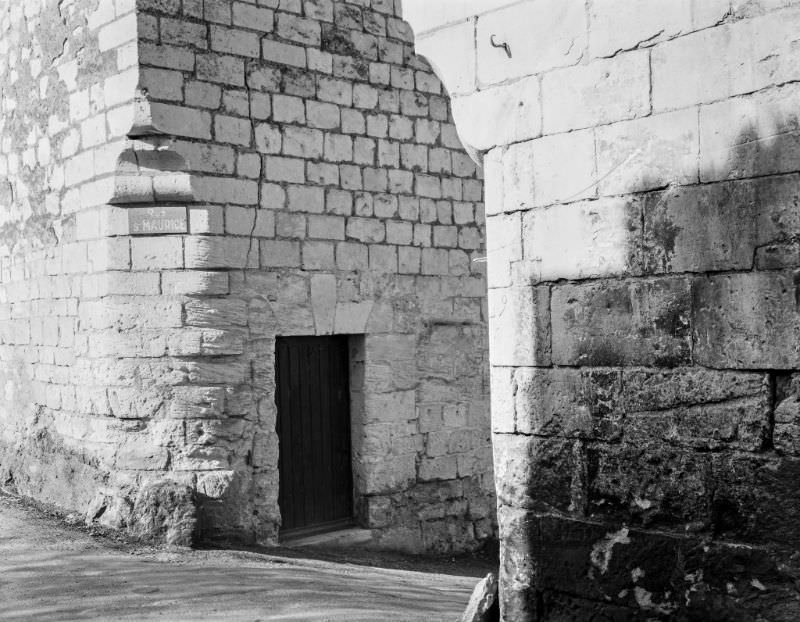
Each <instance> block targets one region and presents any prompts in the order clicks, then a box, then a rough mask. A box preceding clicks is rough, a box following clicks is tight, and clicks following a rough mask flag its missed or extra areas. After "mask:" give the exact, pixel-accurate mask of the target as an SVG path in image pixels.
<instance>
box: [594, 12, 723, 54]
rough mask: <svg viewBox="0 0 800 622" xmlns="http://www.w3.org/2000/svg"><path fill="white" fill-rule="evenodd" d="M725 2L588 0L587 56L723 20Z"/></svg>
mask: <svg viewBox="0 0 800 622" xmlns="http://www.w3.org/2000/svg"><path fill="white" fill-rule="evenodd" d="M729 9H730V2H729V0H704V1H703V2H693V1H692V0H672V1H671V2H668V3H664V2H661V0H592V1H591V2H590V3H589V53H590V54H591V55H592V56H595V57H596V56H612V55H614V54H616V53H617V52H619V51H621V50H631V49H634V48H637V47H640V46H649V45H655V44H656V43H658V42H659V41H662V40H664V39H671V38H673V37H677V36H679V35H682V34H687V33H689V32H692V31H694V30H700V29H701V28H707V27H709V26H713V25H714V24H716V23H717V22H719V21H721V20H722V19H724V18H725V16H726V15H727V13H728V10H729Z"/></svg>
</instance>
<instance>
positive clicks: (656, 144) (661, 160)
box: [596, 109, 699, 195]
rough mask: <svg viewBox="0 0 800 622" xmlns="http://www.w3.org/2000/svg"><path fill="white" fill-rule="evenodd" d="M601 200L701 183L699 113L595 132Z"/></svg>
mask: <svg viewBox="0 0 800 622" xmlns="http://www.w3.org/2000/svg"><path fill="white" fill-rule="evenodd" d="M596 136H597V180H598V185H599V191H600V194H601V195H613V194H626V193H629V192H640V191H643V190H649V189H652V188H660V187H663V186H666V185H670V184H688V183H692V182H696V181H697V158H698V149H699V146H698V144H699V142H698V129H697V110H695V109H689V110H681V111H678V112H673V113H669V114H659V115H653V116H650V117H645V118H642V119H634V120H632V121H622V122H620V123H614V124H612V125H606V126H602V127H599V128H597V129H596Z"/></svg>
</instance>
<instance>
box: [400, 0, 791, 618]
mask: <svg viewBox="0 0 800 622" xmlns="http://www.w3.org/2000/svg"><path fill="white" fill-rule="evenodd" d="M407 4H411V2H410V1H409V2H407ZM455 4H456V3H454V5H455ZM502 5H508V6H502ZM460 6H461V7H467V8H466V9H465V10H464V11H462V13H461V14H460V15H459V14H458V13H457V12H456V13H450V14H448V15H445V16H444V17H443V20H444V21H441V20H440V22H439V23H436V22H432V21H431V20H432V18H434V17H435V16H432V15H431V13H430V12H429V11H425V10H424V9H423V10H422V11H421V12H420V13H421V14H420V15H419V16H417V17H416V18H414V19H411V14H410V13H407V15H408V17H409V19H411V22H412V26H414V27H415V29H416V30H417V34H418V49H419V50H420V51H421V52H422V53H424V54H426V55H427V56H428V58H429V59H430V60H431V62H432V64H433V65H434V66H435V67H437V68H438V71H439V73H440V75H441V76H442V77H443V79H444V81H445V84H446V85H447V86H448V89H449V90H450V92H451V93H452V94H454V99H453V110H454V116H455V119H456V123H457V126H458V129H459V132H460V133H461V136H462V138H463V139H464V141H465V144H466V145H467V146H468V147H469V148H470V149H471V150H472V151H473V152H475V153H476V154H477V155H479V156H481V157H482V158H483V162H484V167H485V169H484V170H485V176H486V184H487V200H486V210H487V230H488V231H487V246H488V249H487V255H488V279H489V288H490V289H489V314H490V317H489V324H490V351H491V364H492V426H493V432H494V436H493V438H494V452H495V453H494V455H495V476H496V479H497V492H498V503H499V509H498V513H499V522H500V537H501V546H502V553H501V555H502V559H501V566H502V567H501V588H500V589H501V594H502V598H501V605H502V609H503V617H504V619H505V620H509V621H514V622H520V621H522V620H576V621H578V620H580V621H584V620H590V619H592V620H600V619H602V620H645V619H647V620H661V619H670V620H787V621H788V620H795V619H798V617H800V604H799V603H800V601H798V592H797V587H796V586H797V577H798V576H800V574H799V573H800V567H798V565H797V558H798V547H800V521H799V520H798V519H800V486H798V473H799V472H800V459H798V456H800V434H798V431H799V430H800V428H798V425H800V410H798V404H799V403H800V401H799V397H798V390H800V374H798V370H800V311H799V309H800V306H799V304H800V303H799V301H800V289H799V288H800V272H798V268H800V246H798V240H799V239H800V176H798V171H800V126H799V125H798V103H800V86H799V85H800V39H798V37H800V4H798V2H796V1H792V0H783V1H781V0H775V1H767V0H703V1H701V2H692V1H689V0H686V1H684V0H674V1H670V2H659V1H657V0H589V1H588V2H585V1H584V0H536V1H522V2H504V1H502V0H500V1H489V0H487V1H486V2H463V3H460ZM453 11H457V9H453ZM425 23H427V25H424V26H423V24H425ZM423 30H425V32H423ZM445 42H446V43H447V45H445Z"/></svg>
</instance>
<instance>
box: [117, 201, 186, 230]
mask: <svg viewBox="0 0 800 622" xmlns="http://www.w3.org/2000/svg"><path fill="white" fill-rule="evenodd" d="M127 211H128V231H129V232H130V235H154V234H159V233H186V232H187V231H188V227H187V222H186V206H185V205H169V206H165V207H130V208H128V210H127Z"/></svg>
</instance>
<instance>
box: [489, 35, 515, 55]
mask: <svg viewBox="0 0 800 622" xmlns="http://www.w3.org/2000/svg"><path fill="white" fill-rule="evenodd" d="M489 43H491V44H492V47H493V48H503V49H504V50H505V52H506V54H507V55H508V57H509V58H511V47H510V46H509V45H508V43H506V42H505V41H504V42H503V43H498V42H497V41H495V40H494V35H492V36H491V37H489Z"/></svg>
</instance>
